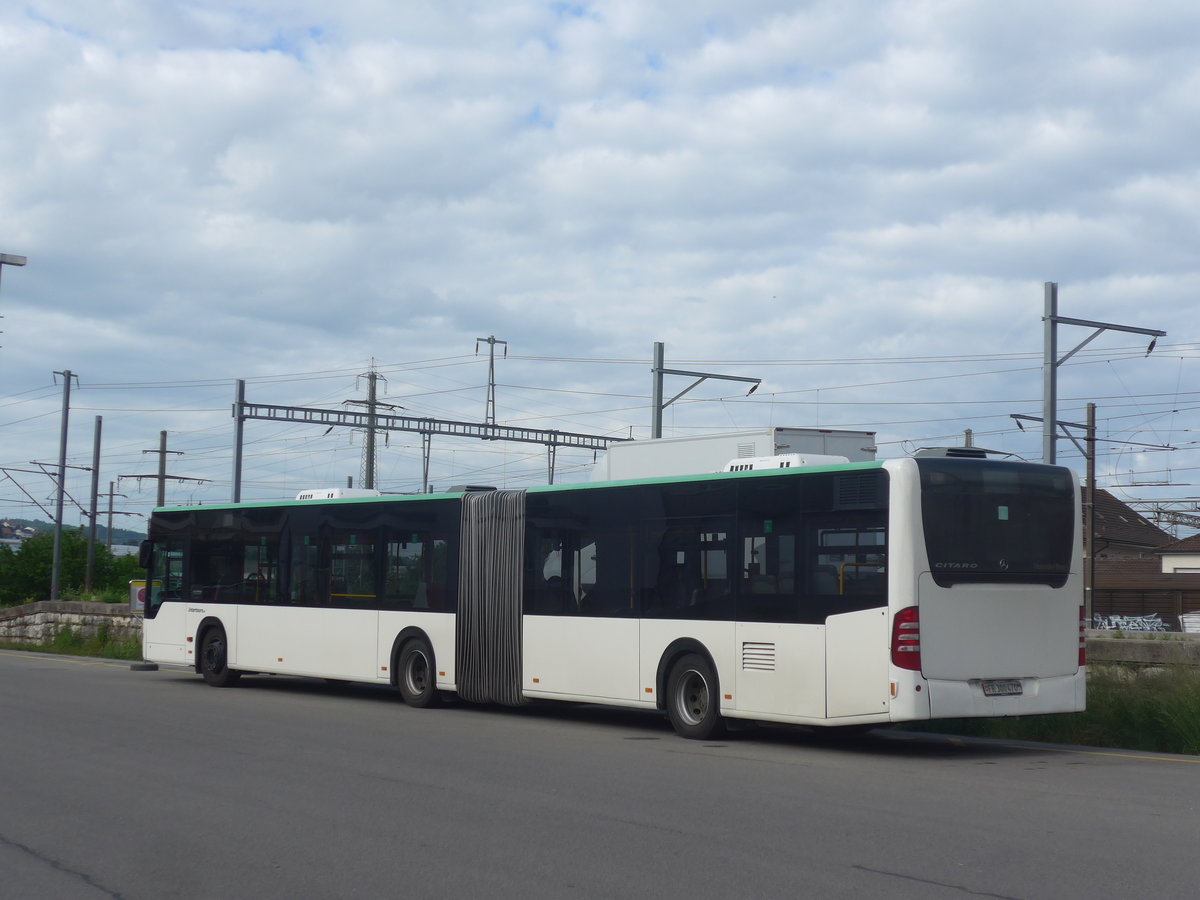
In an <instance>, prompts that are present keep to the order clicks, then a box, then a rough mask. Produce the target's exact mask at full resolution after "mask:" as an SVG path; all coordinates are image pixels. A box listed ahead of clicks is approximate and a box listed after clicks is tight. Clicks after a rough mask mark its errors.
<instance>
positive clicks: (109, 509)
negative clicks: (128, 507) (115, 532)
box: [104, 481, 134, 553]
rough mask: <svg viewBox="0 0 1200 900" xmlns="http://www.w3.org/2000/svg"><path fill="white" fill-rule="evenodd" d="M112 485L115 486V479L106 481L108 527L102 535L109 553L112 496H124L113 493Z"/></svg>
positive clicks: (126, 513)
mask: <svg viewBox="0 0 1200 900" xmlns="http://www.w3.org/2000/svg"><path fill="white" fill-rule="evenodd" d="M114 487H116V482H115V481H110V482H109V483H108V528H107V530H106V533H105V535H104V546H105V548H106V549H107V550H108V551H109V552H110V553H111V552H112V517H113V498H114V497H124V496H125V495H124V494H114V493H113V488H114ZM118 515H122V516H132V515H134V513H128V512H123V513H118Z"/></svg>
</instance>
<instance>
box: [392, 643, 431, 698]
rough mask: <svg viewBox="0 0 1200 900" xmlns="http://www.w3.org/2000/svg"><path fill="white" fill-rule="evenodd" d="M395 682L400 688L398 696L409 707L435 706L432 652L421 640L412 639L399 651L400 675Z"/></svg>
mask: <svg viewBox="0 0 1200 900" xmlns="http://www.w3.org/2000/svg"><path fill="white" fill-rule="evenodd" d="M397 682H398V683H399V686H400V696H401V697H403V698H404V702H405V703H407V704H408V705H409V706H415V707H417V708H418V709H426V708H428V707H430V706H436V705H437V702H438V691H437V680H436V679H435V677H434V670H433V650H431V649H430V647H429V644H428V643H427V642H426V641H425V640H424V639H423V638H413V639H412V640H411V641H409V642H408V643H407V644H405V645H404V648H403V649H402V650H401V651H400V673H399V678H397Z"/></svg>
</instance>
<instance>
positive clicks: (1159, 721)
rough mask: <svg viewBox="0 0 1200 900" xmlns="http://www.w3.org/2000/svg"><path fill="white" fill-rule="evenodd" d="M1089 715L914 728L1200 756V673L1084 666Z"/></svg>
mask: <svg viewBox="0 0 1200 900" xmlns="http://www.w3.org/2000/svg"><path fill="white" fill-rule="evenodd" d="M1087 690H1088V696H1087V711H1086V712H1082V713H1066V714H1061V715H1049V716H1015V717H1012V718H1004V719H935V720H933V721H931V722H923V723H920V724H919V725H913V726H905V727H910V728H912V729H913V730H919V731H931V732H939V733H946V734H964V735H971V736H975V737H989V738H1004V739H1007V740H1020V741H1043V742H1047V743H1054V744H1078V745H1082V746H1086V747H1120V748H1122V749H1126V750H1149V751H1152V752H1157V753H1185V754H1192V755H1200V670H1197V669H1195V668H1192V667H1189V666H1167V667H1164V668H1153V669H1135V668H1129V667H1123V666H1089V667H1088V685H1087Z"/></svg>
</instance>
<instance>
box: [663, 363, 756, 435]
mask: <svg viewBox="0 0 1200 900" xmlns="http://www.w3.org/2000/svg"><path fill="white" fill-rule="evenodd" d="M650 373H651V383H650V384H651V391H650V392H651V397H652V399H651V405H652V406H653V410H652V411H651V418H650V437H652V438H660V437H662V414H663V410H664V409H666V408H667V407H668V406H670V405H671V404H672V403H674V402H675V401H676V400H678V399H679V398H680V397H682V396H683V395H684V394H686V393H687V392H688V391H690V390H691V389H692V388H694V387H696V386H697V385H698V384H700V382H702V381H705V380H707V379H709V378H716V379H718V380H719V381H741V382H745V383H747V384H749V385H750V390H748V391H747V392H746V396H747V397H749V396H750V395H751V394H753V393H754V392H755V391H757V390H758V386H759V385H760V384H762V379H761V378H745V377H743V376H741V375H717V374H715V373H713V372H688V371H686V370H685V369H664V368H663V344H662V342H661V341H656V342H655V343H654V365H653V367H652V368H651V369H650ZM664 375H684V376H686V377H688V378H695V379H696V380H695V381H693V382H692V383H691V384H689V385H688V386H687V387H685V388H684V389H683V390H682V391H680V392H679V393H678V394H676V395H675V396H674V397H672V398H671V399H670V400H668V401H667V402H666V403H664V402H663V376H664Z"/></svg>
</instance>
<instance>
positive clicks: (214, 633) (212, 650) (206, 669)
mask: <svg viewBox="0 0 1200 900" xmlns="http://www.w3.org/2000/svg"><path fill="white" fill-rule="evenodd" d="M228 663H229V648H228V644H227V643H226V642H225V632H224V630H222V629H220V628H210V629H208V631H206V632H204V640H202V641H201V642H200V674H201V675H203V676H204V680H205V681H206V682H208V683H209V684H211V685H212V686H213V687H231V686H233V685H235V684H237V681H238V679H239V678H241V676H242V673H241V672H238V671H237V670H236V669H231V668H229V665H228Z"/></svg>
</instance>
